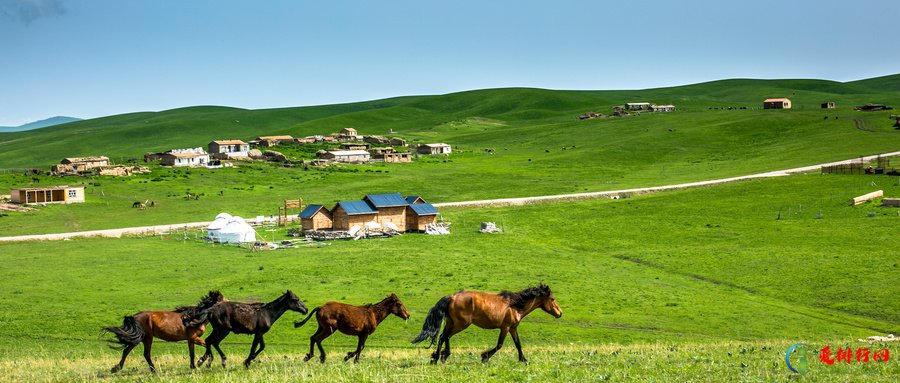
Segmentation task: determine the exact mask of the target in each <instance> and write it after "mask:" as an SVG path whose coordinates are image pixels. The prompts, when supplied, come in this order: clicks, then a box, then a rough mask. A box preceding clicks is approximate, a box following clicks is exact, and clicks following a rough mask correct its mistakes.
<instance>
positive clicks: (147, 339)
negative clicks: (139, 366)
mask: <svg viewBox="0 0 900 383" xmlns="http://www.w3.org/2000/svg"><path fill="white" fill-rule="evenodd" d="M151 348H153V335H149V334H148V335H145V336H144V359H146V360H147V364H148V365H149V366H150V372H156V366H154V365H153V360H151V359H150V349H151Z"/></svg>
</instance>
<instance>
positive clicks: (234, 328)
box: [185, 290, 309, 367]
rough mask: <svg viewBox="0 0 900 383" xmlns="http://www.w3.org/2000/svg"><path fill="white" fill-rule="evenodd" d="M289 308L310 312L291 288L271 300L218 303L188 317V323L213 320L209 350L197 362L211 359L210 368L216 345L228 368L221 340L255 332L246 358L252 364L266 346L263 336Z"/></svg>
mask: <svg viewBox="0 0 900 383" xmlns="http://www.w3.org/2000/svg"><path fill="white" fill-rule="evenodd" d="M287 310H291V311H296V312H299V313H300V314H306V313H307V312H309V310H308V309H307V308H306V305H304V304H303V302H301V301H300V298H297V296H296V295H294V293H292V292H291V291H290V290H288V291H286V292H285V293H284V294H282V295H281V296H280V297H278V299H275V300H274V301H272V302H269V303H265V304H263V303H241V302H221V303H217V304H215V305H214V306H212V307H211V308H210V309H209V310H206V311H204V312H201V313H198V314H196V315H194V316H193V317H191V318H188V319H185V321H186V323H189V324H193V323H194V322H196V321H202V320H209V323H210V324H211V325H212V327H213V331H212V334H209V336H208V337H206V353H204V354H203V356H202V357H200V360H199V361H198V363H197V364H199V365H202V364H203V362H204V361H206V358H209V361H208V362H207V364H206V367H209V366H210V365H212V361H213V355H212V348H211V347H215V348H216V351H217V352H218V353H219V356H221V357H222V367H225V359H226V358H225V353H223V352H222V349H221V348H219V343H221V342H222V339H225V337H226V336H228V334H229V333H232V332H233V333H235V334H253V345H252V346H250V355H249V356H247V360H245V361H244V367H250V362H252V361H253V359H256V357H257V356H258V355H259V353H261V352H262V351H263V349H265V348H266V342H265V341H264V340H263V335H264V334H265V333H266V332H268V331H269V329H270V328H272V325H273V324H275V321H277V320H278V318H280V317H281V315H282V314H284V312H285V311H287ZM257 346H259V349H258V350H257V349H256V347H257Z"/></svg>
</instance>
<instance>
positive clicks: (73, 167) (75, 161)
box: [50, 156, 109, 174]
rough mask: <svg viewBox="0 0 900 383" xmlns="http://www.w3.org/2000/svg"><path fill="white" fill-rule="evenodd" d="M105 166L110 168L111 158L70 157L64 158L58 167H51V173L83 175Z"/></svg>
mask: <svg viewBox="0 0 900 383" xmlns="http://www.w3.org/2000/svg"><path fill="white" fill-rule="evenodd" d="M103 166H109V158H108V157H106V156H95V157H69V158H63V159H62V161H59V164H58V165H53V166H51V167H50V172H51V173H53V174H66V173H83V172H88V171H91V170H93V169H97V168H101V167H103Z"/></svg>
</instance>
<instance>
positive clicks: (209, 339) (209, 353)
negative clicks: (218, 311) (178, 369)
mask: <svg viewBox="0 0 900 383" xmlns="http://www.w3.org/2000/svg"><path fill="white" fill-rule="evenodd" d="M219 335H220V331H218V330H217V329H216V328H213V331H212V333H211V334H209V336H207V337H206V342H204V343H203V344H205V346H206V351H205V352H204V353H203V356H201V357H200V361H198V362H197V364H199V365H201V366H202V365H203V362H206V361H207V358H209V361H208V362H207V363H206V368H209V367H210V366H212V361H213V359H214V358H213V354H212V344H213V343H214V342H216V337H218V336H219ZM220 340H221V339H220Z"/></svg>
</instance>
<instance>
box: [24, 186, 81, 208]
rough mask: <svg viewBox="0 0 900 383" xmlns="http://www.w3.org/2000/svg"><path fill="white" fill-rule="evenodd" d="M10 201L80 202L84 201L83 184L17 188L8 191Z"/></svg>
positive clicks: (26, 202) (28, 202) (25, 202)
mask: <svg viewBox="0 0 900 383" xmlns="http://www.w3.org/2000/svg"><path fill="white" fill-rule="evenodd" d="M9 195H10V201H11V202H14V203H19V204H31V203H81V202H84V186H48V187H36V188H18V189H11V190H10V191H9Z"/></svg>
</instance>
